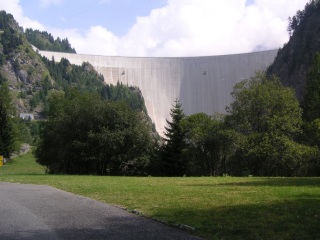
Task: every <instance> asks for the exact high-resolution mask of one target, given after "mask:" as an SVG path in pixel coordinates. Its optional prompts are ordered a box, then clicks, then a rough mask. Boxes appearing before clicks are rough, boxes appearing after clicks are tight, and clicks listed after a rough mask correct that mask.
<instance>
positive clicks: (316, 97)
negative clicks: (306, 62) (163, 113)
mask: <svg viewBox="0 0 320 240" xmlns="http://www.w3.org/2000/svg"><path fill="white" fill-rule="evenodd" d="M319 69H320V54H317V55H316V57H315V58H314V61H313V64H312V66H311V69H310V71H309V73H308V75H307V82H306V89H305V94H304V99H303V103H302V107H303V117H304V119H305V120H307V121H313V120H315V119H318V118H320V71H319Z"/></svg>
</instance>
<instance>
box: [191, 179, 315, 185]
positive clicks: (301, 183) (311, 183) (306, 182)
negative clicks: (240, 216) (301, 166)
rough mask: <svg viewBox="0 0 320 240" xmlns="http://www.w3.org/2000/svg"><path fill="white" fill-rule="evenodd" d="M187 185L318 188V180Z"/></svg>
mask: <svg viewBox="0 0 320 240" xmlns="http://www.w3.org/2000/svg"><path fill="white" fill-rule="evenodd" d="M236 179H237V178H235V181H230V182H225V181H223V182H221V183H219V182H218V183H205V184H189V185H187V186H198V187H217V186H222V185H223V186H248V187H254V186H275V187H320V178H244V179H241V180H239V181H237V180H236Z"/></svg>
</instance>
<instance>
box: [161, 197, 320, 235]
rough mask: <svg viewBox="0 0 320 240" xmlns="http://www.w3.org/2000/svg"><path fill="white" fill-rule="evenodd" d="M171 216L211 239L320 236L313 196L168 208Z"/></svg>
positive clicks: (318, 210)
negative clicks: (205, 206) (203, 207)
mask: <svg viewBox="0 0 320 240" xmlns="http://www.w3.org/2000/svg"><path fill="white" fill-rule="evenodd" d="M166 214H167V215H170V218H171V219H178V220H177V221H187V222H178V223H180V224H187V225H190V226H193V227H195V228H196V229H197V230H198V231H197V232H196V234H199V233H200V236H201V235H202V237H206V238H208V239H320V231H319V226H320V204H319V199H314V196H310V195H309V196H307V195H306V196H304V197H303V198H299V199H297V200H293V201H291V200H288V201H285V202H279V203H273V204H249V205H237V206H221V207H215V208H211V209H204V210H201V209H188V208H184V209H182V208H179V209H177V208H174V209H167V210H166Z"/></svg>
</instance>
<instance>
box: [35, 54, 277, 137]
mask: <svg viewBox="0 0 320 240" xmlns="http://www.w3.org/2000/svg"><path fill="white" fill-rule="evenodd" d="M39 53H40V54H41V55H42V56H45V57H47V58H48V59H51V58H52V57H54V59H55V60H56V61H60V60H61V58H66V59H68V60H69V61H70V62H71V63H72V64H77V65H81V64H82V63H83V62H89V63H90V64H92V66H93V67H94V68H95V69H96V70H97V71H98V72H99V73H101V74H103V76H104V79H105V82H106V83H109V84H110V83H111V84H117V82H122V83H124V84H128V85H129V86H131V85H132V86H137V87H139V88H140V90H141V92H142V94H143V97H144V100H145V104H146V107H147V110H148V114H149V116H150V117H151V119H152V121H153V122H154V123H155V126H156V129H157V131H158V133H159V134H160V135H163V132H164V127H165V125H166V119H168V120H171V119H170V109H171V108H172V104H173V103H174V100H175V99H179V100H180V102H181V104H182V107H183V109H184V111H185V113H186V114H187V115H189V114H194V113H198V112H204V113H207V114H209V115H213V114H214V113H216V112H218V113H225V107H226V106H228V105H229V104H230V103H231V102H232V97H231V96H230V93H231V91H232V89H233V86H234V85H235V84H236V83H238V82H240V81H241V80H243V79H248V78H250V77H252V76H253V75H254V74H255V72H256V71H260V70H265V69H266V68H267V67H268V66H269V65H270V64H271V63H272V62H273V61H274V58H275V57H276V54H277V50H270V51H263V52H253V53H244V54H234V55H223V56H207V57H173V58H172V57H170V58H169V57H159V58H158V57H111V56H95V55H85V54H72V53H60V52H48V51H39Z"/></svg>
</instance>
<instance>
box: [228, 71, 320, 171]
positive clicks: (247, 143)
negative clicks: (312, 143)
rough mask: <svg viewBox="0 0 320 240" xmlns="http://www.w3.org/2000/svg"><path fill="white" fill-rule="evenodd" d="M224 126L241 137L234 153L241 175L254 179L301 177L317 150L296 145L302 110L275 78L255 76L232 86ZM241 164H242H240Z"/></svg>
mask: <svg viewBox="0 0 320 240" xmlns="http://www.w3.org/2000/svg"><path fill="white" fill-rule="evenodd" d="M232 96H233V97H234V99H235V101H234V102H233V103H232V104H231V106H230V107H229V108H228V109H227V110H228V116H227V119H226V121H227V124H229V126H231V127H232V128H233V129H235V130H236V131H237V132H239V133H240V134H242V135H243V137H244V139H245V140H244V141H243V145H242V146H241V147H240V149H239V151H237V158H238V160H241V161H242V163H244V165H242V171H243V172H249V173H250V174H253V175H257V176H297V175H304V174H305V172H304V171H303V170H302V166H304V165H307V163H308V161H311V160H312V159H314V158H315V157H316V156H317V150H316V149H314V148H311V147H307V146H304V145H301V144H299V143H297V142H295V137H296V136H298V134H299V133H301V125H302V118H301V115H302V111H301V108H300V107H299V103H298V101H297V99H296V97H295V95H294V92H293V90H292V89H289V88H286V87H283V86H281V84H280V83H279V80H278V79H277V78H272V79H267V78H266V76H265V75H264V74H263V73H257V74H256V76H255V77H253V78H252V79H251V80H250V81H249V80H245V81H242V82H240V83H239V84H237V85H236V86H235V87H234V91H233V92H232ZM239 165H241V164H239Z"/></svg>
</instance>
